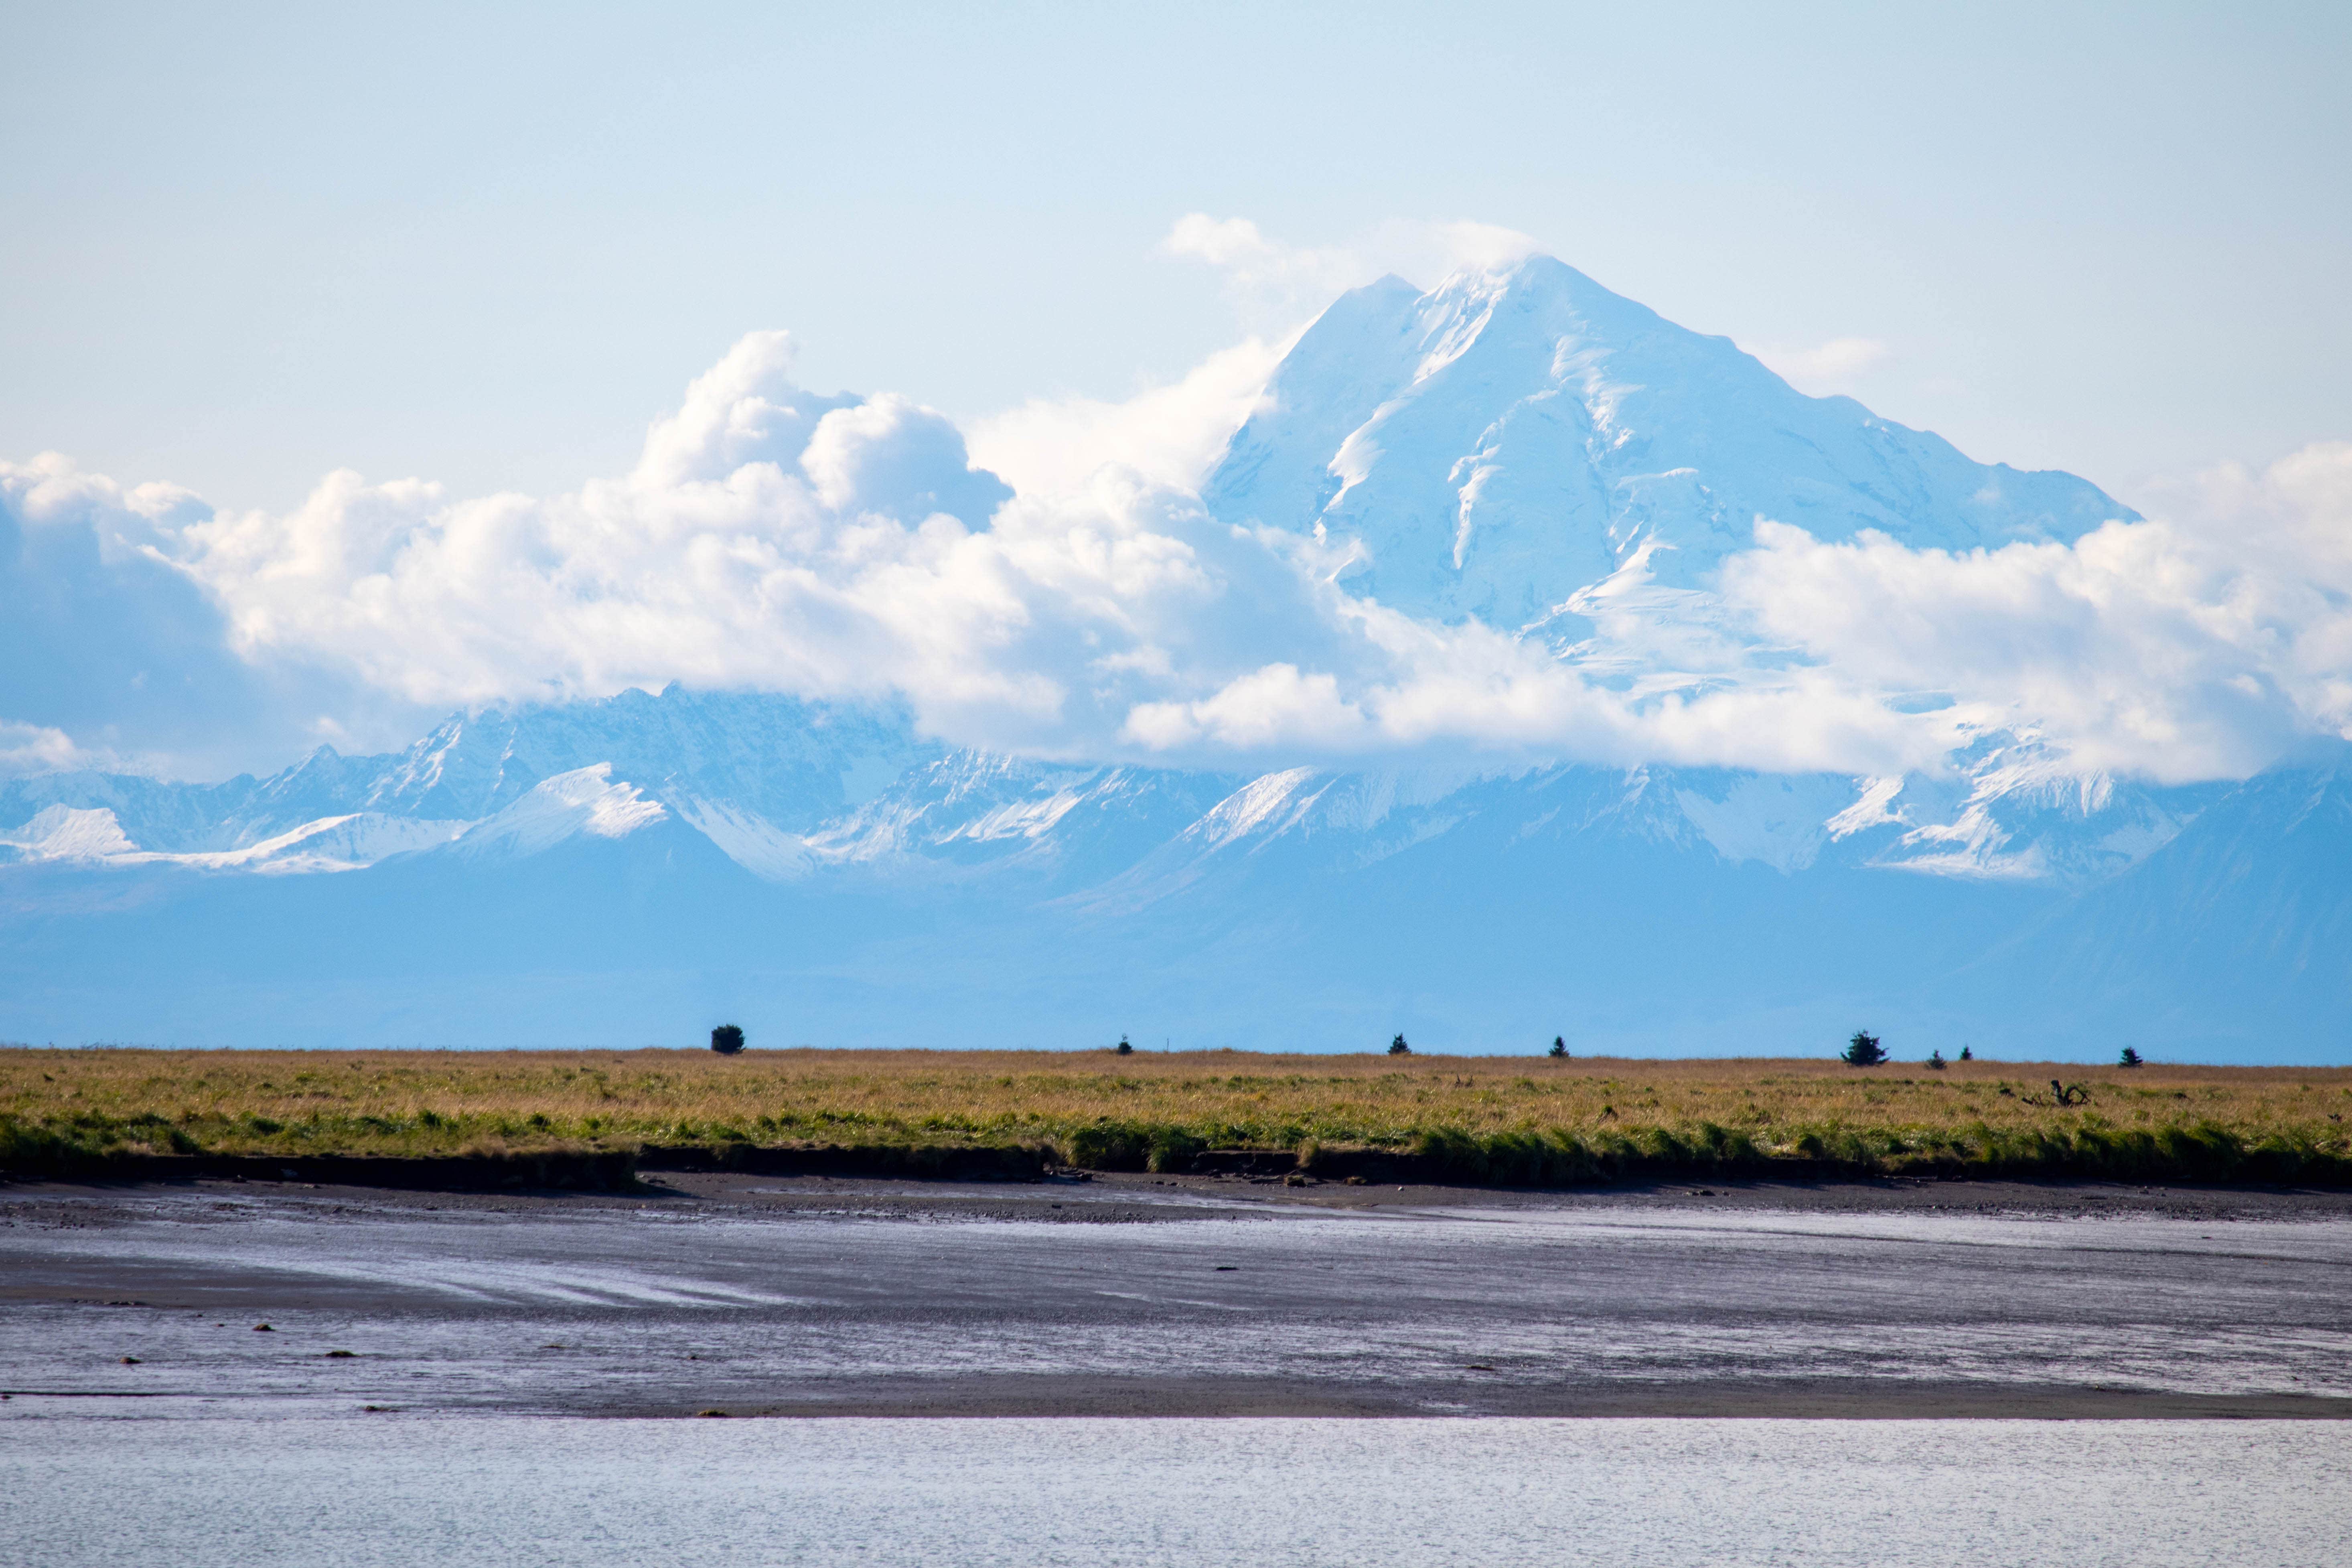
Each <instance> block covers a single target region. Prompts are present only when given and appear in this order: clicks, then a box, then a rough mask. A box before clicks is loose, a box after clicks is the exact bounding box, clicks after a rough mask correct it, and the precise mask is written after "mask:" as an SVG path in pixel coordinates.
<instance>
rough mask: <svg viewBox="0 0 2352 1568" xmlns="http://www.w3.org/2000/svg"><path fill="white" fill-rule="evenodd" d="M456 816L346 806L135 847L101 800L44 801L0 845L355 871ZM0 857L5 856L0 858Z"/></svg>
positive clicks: (263, 869)
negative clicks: (269, 832)
mask: <svg viewBox="0 0 2352 1568" xmlns="http://www.w3.org/2000/svg"><path fill="white" fill-rule="evenodd" d="M467 826H470V825H469V824H467V823H463V822H433V821H421V820H419V819H417V818H415V817H404V816H384V815H383V814H382V813H380V812H353V813H351V814H349V815H346V816H326V817H320V819H318V820H317V821H315V822H306V823H303V824H301V825H300V826H296V827H293V828H290V829H289V830H288V831H286V832H284V833H281V834H278V835H277V836H276V837H271V838H265V839H261V840H258V841H257V842H255V843H251V844H247V845H244V846H242V847H238V848H235V849H210V850H202V849H200V850H181V851H173V850H157V849H142V848H141V847H139V845H138V844H136V843H134V842H133V841H132V840H131V836H130V835H129V834H127V833H125V832H124V831H123V829H122V825H121V822H120V821H118V820H117V819H116V817H115V815H114V813H113V812H112V811H111V810H110V809H107V808H105V807H102V806H100V807H94V808H89V809H83V810H77V809H75V808H73V807H71V806H63V805H51V806H45V807H43V808H42V809H41V810H40V811H39V812H37V813H36V814H35V815H34V816H33V818H32V820H30V821H29V822H27V823H26V824H25V826H22V827H20V828H17V829H16V830H15V831H13V832H6V831H0V848H7V849H12V850H14V851H15V855H14V858H16V859H19V860H23V861H36V860H59V861H79V862H86V863H89V864H91V865H102V866H117V867H127V866H147V865H173V866H187V867H194V868H200V869H205V870H215V871H227V870H240V871H255V872H260V873H264V874H268V875H288V874H296V875H299V874H305V873H313V872H321V871H356V870H359V869H361V868H363V867H367V866H372V865H374V864H375V863H376V862H377V861H379V860H382V859H384V858H387V857H389V856H393V855H400V854H405V853H408V852H409V851H412V850H418V849H427V848H431V847H435V846H436V845H441V844H446V843H448V842H450V841H451V840H453V839H455V838H456V837H457V836H458V835H459V834H460V833H462V832H464V831H465V830H466V828H467ZM0 863H5V860H0Z"/></svg>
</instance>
